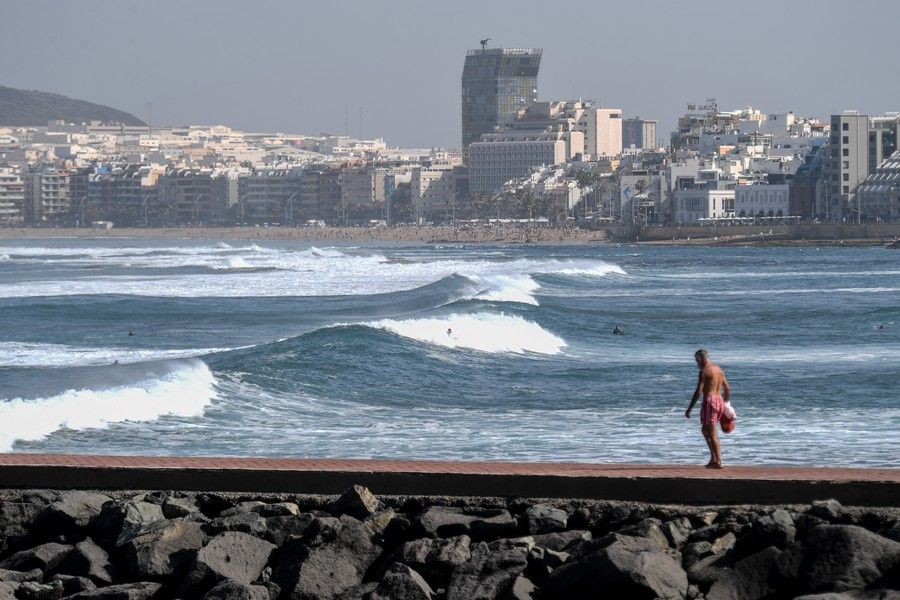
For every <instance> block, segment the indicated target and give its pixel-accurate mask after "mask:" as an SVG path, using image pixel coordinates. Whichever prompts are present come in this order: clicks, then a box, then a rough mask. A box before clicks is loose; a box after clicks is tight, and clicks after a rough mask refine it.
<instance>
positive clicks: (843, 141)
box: [841, 135, 850, 144]
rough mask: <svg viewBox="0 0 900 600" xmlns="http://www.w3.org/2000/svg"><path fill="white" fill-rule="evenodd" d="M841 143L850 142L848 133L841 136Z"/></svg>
mask: <svg viewBox="0 0 900 600" xmlns="http://www.w3.org/2000/svg"><path fill="white" fill-rule="evenodd" d="M841 143H843V144H849V143H850V136H849V135H845V136H844V137H843V138H842V141H841Z"/></svg>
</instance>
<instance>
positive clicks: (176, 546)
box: [125, 521, 206, 579]
mask: <svg viewBox="0 0 900 600" xmlns="http://www.w3.org/2000/svg"><path fill="white" fill-rule="evenodd" d="M205 541H206V535H205V534H204V533H203V530H202V529H201V528H200V524H199V523H192V522H188V521H170V522H167V521H162V522H159V523H154V524H153V525H152V526H151V527H149V528H148V529H146V530H145V531H142V532H140V533H138V534H135V535H134V536H133V537H132V538H131V539H130V540H128V541H127V542H126V543H125V555H126V557H127V563H128V571H129V573H131V575H132V577H134V578H136V579H159V578H162V577H168V576H170V575H172V574H174V573H176V572H177V571H178V570H180V569H181V568H183V567H186V566H187V565H188V564H189V563H190V562H191V561H193V560H194V556H195V555H196V553H197V551H198V550H199V549H200V548H202V547H203V544H204V542H205Z"/></svg>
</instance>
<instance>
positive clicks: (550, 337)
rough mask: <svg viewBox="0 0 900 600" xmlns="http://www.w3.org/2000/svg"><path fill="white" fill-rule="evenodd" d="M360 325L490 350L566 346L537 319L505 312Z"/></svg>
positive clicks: (541, 350) (555, 350)
mask: <svg viewBox="0 0 900 600" xmlns="http://www.w3.org/2000/svg"><path fill="white" fill-rule="evenodd" d="M363 325H365V326H367V327H372V328H375V329H382V330H384V331H389V332H391V333H394V334H396V335H399V336H402V337H406V338H410V339H413V340H417V341H420V342H425V343H426V344H434V345H436V346H444V347H445V348H468V349H471V350H480V351H482V352H491V353H500V352H510V353H514V354H525V353H534V354H550V355H552V354H559V353H560V352H562V349H563V348H565V347H566V342H565V340H563V339H562V338H561V337H559V336H557V335H554V334H552V333H550V332H549V331H547V330H546V329H544V328H543V327H541V326H540V325H538V324H537V323H534V322H532V321H528V320H526V319H523V318H522V317H517V316H514V315H505V314H499V315H496V314H491V313H476V314H462V315H460V314H451V315H447V316H444V317H435V318H430V319H408V320H394V319H384V320H381V321H374V322H370V323H363Z"/></svg>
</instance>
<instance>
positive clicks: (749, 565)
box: [706, 546, 795, 600]
mask: <svg viewBox="0 0 900 600" xmlns="http://www.w3.org/2000/svg"><path fill="white" fill-rule="evenodd" d="M783 554H784V553H783V552H782V551H781V550H779V549H778V548H776V547H774V546H772V547H771V548H766V549H765V550H761V551H759V552H757V553H756V554H752V555H750V556H748V557H747V558H744V559H743V560H740V561H738V562H737V563H735V565H734V569H733V570H731V571H727V572H725V573H724V574H722V576H721V577H719V578H718V580H717V581H716V582H715V583H713V585H712V587H711V588H710V589H709V592H708V593H707V594H706V600H761V599H762V598H768V597H769V596H771V595H772V594H774V593H775V592H784V591H785V590H786V588H788V587H791V580H792V579H793V577H794V575H795V573H793V572H785V570H784V568H783V566H782V563H783V562H784V556H783ZM787 597H788V598H790V597H791V596H790V595H788V596H787Z"/></svg>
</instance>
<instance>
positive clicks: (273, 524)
mask: <svg viewBox="0 0 900 600" xmlns="http://www.w3.org/2000/svg"><path fill="white" fill-rule="evenodd" d="M314 519H315V517H313V516H312V515H311V514H309V513H301V514H299V515H296V516H287V517H267V518H266V535H265V539H266V540H268V541H270V542H272V543H273V544H275V545H276V546H281V545H282V544H284V543H285V542H286V541H287V540H288V539H289V538H291V537H299V536H301V535H303V534H304V532H305V531H306V529H307V528H308V527H309V525H310V523H312V522H313V520H314Z"/></svg>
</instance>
